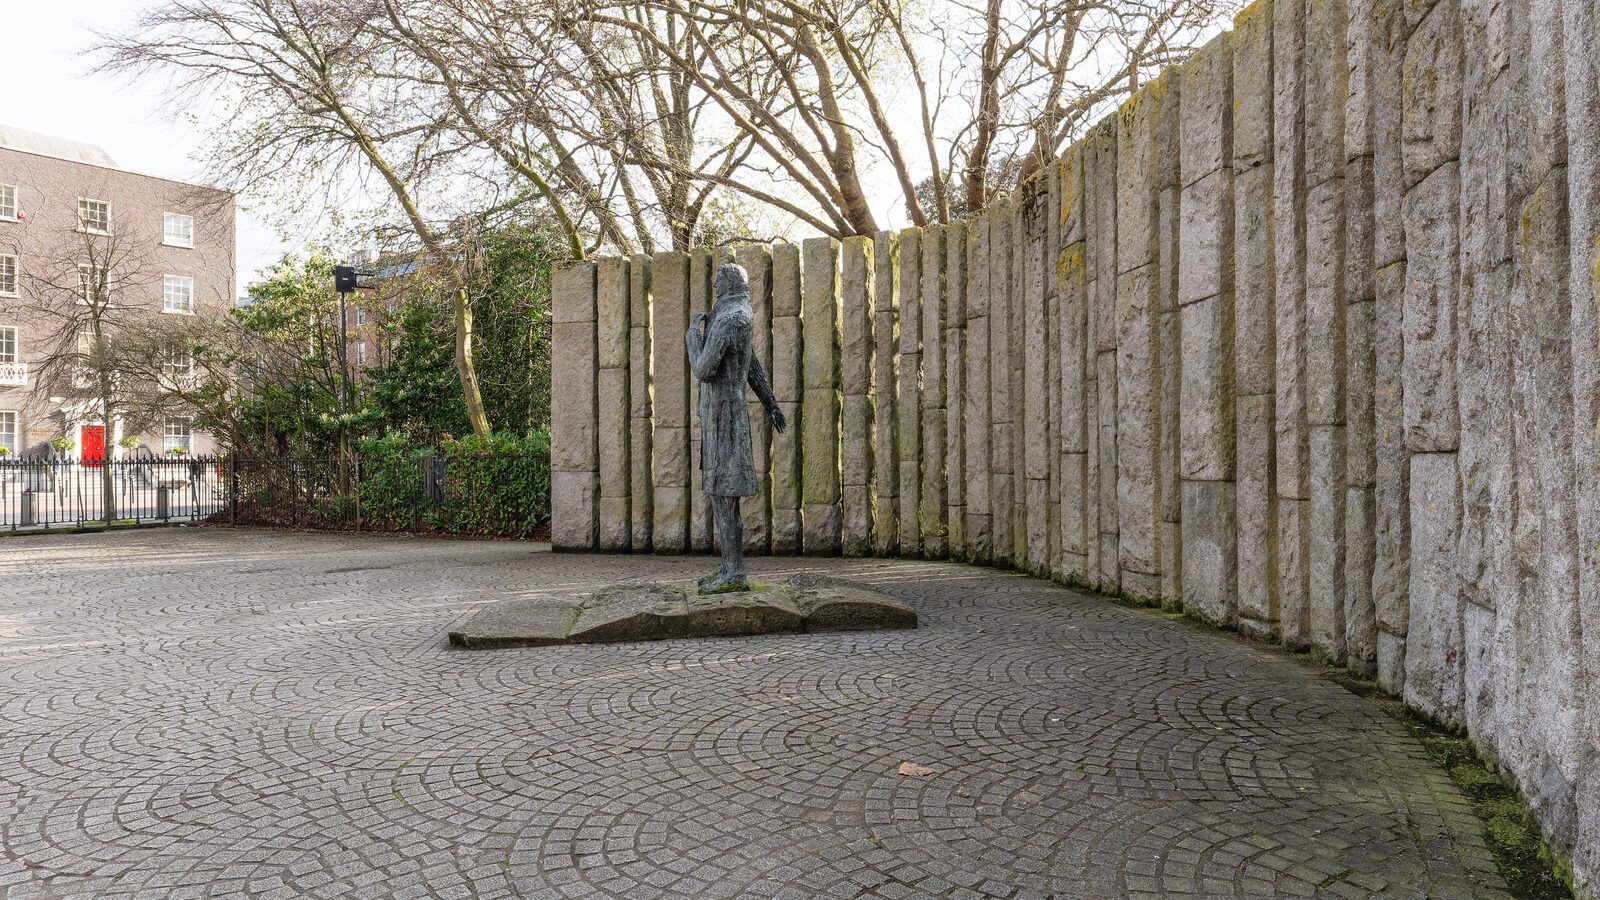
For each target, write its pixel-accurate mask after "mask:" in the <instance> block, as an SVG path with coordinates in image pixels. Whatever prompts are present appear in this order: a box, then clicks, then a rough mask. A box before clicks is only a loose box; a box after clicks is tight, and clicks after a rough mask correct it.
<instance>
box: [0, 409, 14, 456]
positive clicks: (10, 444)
mask: <svg viewBox="0 0 1600 900" xmlns="http://www.w3.org/2000/svg"><path fill="white" fill-rule="evenodd" d="M0 447H4V448H5V450H6V453H7V454H10V455H12V456H15V455H16V453H17V414H16V413H15V412H12V411H11V410H5V411H0Z"/></svg>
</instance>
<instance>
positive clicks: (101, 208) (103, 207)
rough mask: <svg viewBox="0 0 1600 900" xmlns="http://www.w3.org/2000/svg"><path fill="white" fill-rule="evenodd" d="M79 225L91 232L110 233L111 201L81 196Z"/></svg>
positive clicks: (79, 201) (79, 199) (79, 200)
mask: <svg viewBox="0 0 1600 900" xmlns="http://www.w3.org/2000/svg"><path fill="white" fill-rule="evenodd" d="M78 227H79V228H82V229H83V230H84V231H87V232H89V233H90V234H110V233H111V201H109V200H94V199H91V198H89V197H79V198H78Z"/></svg>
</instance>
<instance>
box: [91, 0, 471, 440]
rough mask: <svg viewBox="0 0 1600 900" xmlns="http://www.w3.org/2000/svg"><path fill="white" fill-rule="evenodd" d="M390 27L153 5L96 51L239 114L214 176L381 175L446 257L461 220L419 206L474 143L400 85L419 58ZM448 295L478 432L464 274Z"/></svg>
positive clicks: (325, 10)
mask: <svg viewBox="0 0 1600 900" xmlns="http://www.w3.org/2000/svg"><path fill="white" fill-rule="evenodd" d="M388 25H389V23H388V20H387V17H386V16H385V14H384V9H383V5H382V3H381V2H377V0H365V2H332V0H181V2H169V3H165V4H163V5H160V6H157V7H155V8H153V9H151V10H149V11H148V12H146V13H145V14H144V15H143V16H142V17H141V18H140V19H139V20H138V23H137V25H136V26H135V28H134V29H133V31H132V33H130V34H128V35H122V36H106V37H105V39H104V46H103V49H104V51H105V53H106V62H105V66H106V67H107V68H108V69H110V70H113V71H120V72H133V73H154V72H160V73H165V74H168V75H171V76H172V77H174V78H175V79H176V82H177V84H178V86H179V88H178V92H177V93H176V94H175V96H179V97H187V98H191V99H193V100H197V101H199V100H203V99H205V98H216V97H218V96H226V97H227V98H228V100H229V101H230V103H231V105H233V106H234V110H235V115H234V116H233V117H232V118H231V119H230V120H229V121H228V122H227V123H225V125H224V128H223V135H222V137H223V140H221V141H219V143H218V144H217V146H216V147H215V148H214V153H213V156H212V159H211V167H212V170H213V174H215V175H216V176H217V177H218V178H220V179H222V180H224V181H228V182H233V183H242V184H261V183H263V182H269V181H271V180H272V179H274V178H279V177H283V176H286V175H290V176H294V177H295V178H296V180H297V181H298V182H300V183H301V187H302V190H303V188H304V182H305V181H308V180H310V181H314V180H316V179H317V178H320V179H321V181H322V183H321V185H320V186H321V187H323V188H324V189H325V190H328V191H330V192H332V191H337V190H338V189H339V188H340V186H341V185H343V184H344V183H345V181H346V180H347V179H350V178H362V177H364V176H375V177H376V180H377V182H378V183H379V184H380V185H381V189H382V191H383V192H384V193H385V194H386V195H387V197H388V199H389V200H390V201H391V203H392V206H393V208H394V210H395V212H396V213H397V214H398V216H399V218H400V220H401V221H402V222H403V223H404V224H405V226H406V227H407V228H409V230H410V233H411V234H412V235H413V236H414V238H415V239H416V240H417V241H418V242H419V243H420V244H421V245H422V247H423V249H424V250H425V251H426V252H427V253H428V254H429V255H430V256H432V257H433V258H434V259H437V260H440V261H442V262H443V261H449V260H451V259H453V258H454V256H455V252H454V248H453V246H452V242H451V239H450V230H449V225H450V223H451V222H452V221H453V220H454V218H455V217H454V216H453V215H450V214H448V213H445V214H440V215H429V214H428V212H427V211H426V210H425V207H424V199H423V198H424V197H425V196H431V197H442V196H444V195H446V194H447V193H448V185H449V183H450V182H451V180H452V177H454V176H459V175H460V174H461V173H462V172H463V171H464V170H465V169H467V168H470V167H471V166H472V164H473V162H474V157H473V155H472V151H473V150H474V149H475V148H473V147H471V146H467V145H464V144H463V142H462V141H461V140H460V136H459V131H458V129H456V128H455V126H454V123H453V121H452V120H450V119H449V118H448V117H445V116H442V110H440V109H439V108H438V107H437V105H436V104H437V101H436V98H433V97H431V96H428V95H418V94H416V93H415V92H412V91H410V90H409V85H411V84H413V83H414V81H413V80H412V79H409V78H404V77H397V74H396V73H405V72H410V71H414V69H415V67H416V61H415V60H414V58H412V57H411V56H409V55H407V54H403V53H401V52H398V51H399V48H398V47H397V45H396V43H395V41H394V40H393V38H392V35H391V33H390V29H389V27H388ZM476 159H477V161H479V162H481V156H479V157H477V158H476ZM440 202H441V203H442V202H443V201H440ZM453 293H454V310H455V320H456V322H455V325H456V329H455V330H456V371H457V375H458V377H459V378H460V380H461V386H462V393H463V395H464V397H465V402H466V407H467V410H466V411H467V420H468V421H469V422H471V423H472V428H473V431H474V432H475V433H477V434H479V435H485V434H488V432H489V430H490V423H489V420H488V416H487V414H486V413H485V412H484V409H483V401H482V397H481V395H480V392H479V389H478V382H477V373H476V370H475V368H474V366H473V357H472V352H473V341H472V304H471V302H470V298H469V297H468V296H467V288H466V284H465V280H464V278H462V277H459V276H458V277H457V278H456V279H455V283H454V285H453Z"/></svg>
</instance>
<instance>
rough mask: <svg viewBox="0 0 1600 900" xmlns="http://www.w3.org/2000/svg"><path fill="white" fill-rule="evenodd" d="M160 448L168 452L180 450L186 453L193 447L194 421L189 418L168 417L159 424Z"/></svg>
mask: <svg viewBox="0 0 1600 900" xmlns="http://www.w3.org/2000/svg"><path fill="white" fill-rule="evenodd" d="M161 448H162V449H163V450H165V451H166V452H168V453H171V452H172V451H174V450H182V451H183V452H184V453H188V452H189V451H190V450H193V449H194V423H193V421H192V420H190V419H183V418H177V419H168V420H167V421H166V424H164V425H162V426H161Z"/></svg>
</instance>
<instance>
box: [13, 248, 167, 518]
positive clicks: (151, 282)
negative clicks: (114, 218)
mask: <svg viewBox="0 0 1600 900" xmlns="http://www.w3.org/2000/svg"><path fill="white" fill-rule="evenodd" d="M32 227H33V226H30V231H31V229H32ZM61 238H62V236H60V235H42V234H33V233H30V234H29V235H28V239H29V244H28V246H29V248H30V249H29V250H27V251H25V252H26V253H27V255H26V256H25V259H26V260H27V265H26V267H25V270H26V274H25V276H24V281H25V283H26V285H27V290H26V291H25V296H27V297H28V321H29V323H30V324H31V326H32V337H33V341H34V342H35V345H36V349H35V365H36V366H37V369H36V371H37V377H38V378H39V381H40V383H41V384H42V385H45V386H47V387H48V393H49V394H50V395H51V396H52V397H53V398H60V399H61V402H63V403H64V404H65V406H66V408H68V409H74V408H75V409H76V410H77V411H78V415H80V416H82V417H84V418H98V419H100V421H101V422H102V423H103V427H104V429H105V431H104V435H105V441H106V444H105V451H106V456H105V458H104V460H103V462H109V460H110V456H111V450H112V444H111V442H112V441H113V440H114V439H115V430H116V428H117V427H119V426H120V428H121V429H122V430H123V431H124V432H125V433H127V434H138V433H140V432H143V431H145V430H147V429H148V428H149V427H150V426H151V424H152V423H154V422H157V421H159V420H161V419H162V418H164V417H165V416H166V415H169V414H170V413H172V412H173V411H174V410H176V409H178V408H179V403H178V400H177V396H176V391H177V390H178V389H180V388H187V387H189V386H190V381H191V379H192V378H193V366H192V363H191V362H190V356H189V351H188V342H187V338H186V334H187V332H188V331H189V330H190V329H192V328H194V327H195V323H196V322H197V321H198V319H199V316H198V315H166V314H164V313H163V303H164V302H166V301H165V300H164V298H163V291H162V275H161V272H160V269H159V268H157V267H156V266H155V265H154V263H153V261H152V260H151V259H150V258H149V254H148V251H147V249H146V248H145V246H144V245H143V244H141V243H140V242H139V241H137V240H136V239H135V238H134V237H133V236H132V235H131V234H130V233H129V232H127V231H111V230H109V229H97V228H93V227H82V226H80V227H79V228H78V229H77V230H76V231H75V232H74V233H73V234H71V235H70V237H69V238H68V239H65V240H63V239H61ZM45 248H55V250H54V251H51V250H49V249H45ZM63 248H65V249H63ZM189 303H190V305H191V306H192V305H193V297H192V296H191V297H190V298H189ZM184 312H193V310H192V309H191V310H185V311H184ZM81 461H82V460H81V459H80V462H81ZM100 472H101V478H100V482H101V493H102V504H103V511H104V514H105V518H106V519H107V521H110V520H112V519H115V518H116V516H117V493H116V482H115V477H114V473H113V467H112V466H111V465H108V464H103V465H101V468H100Z"/></svg>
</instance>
